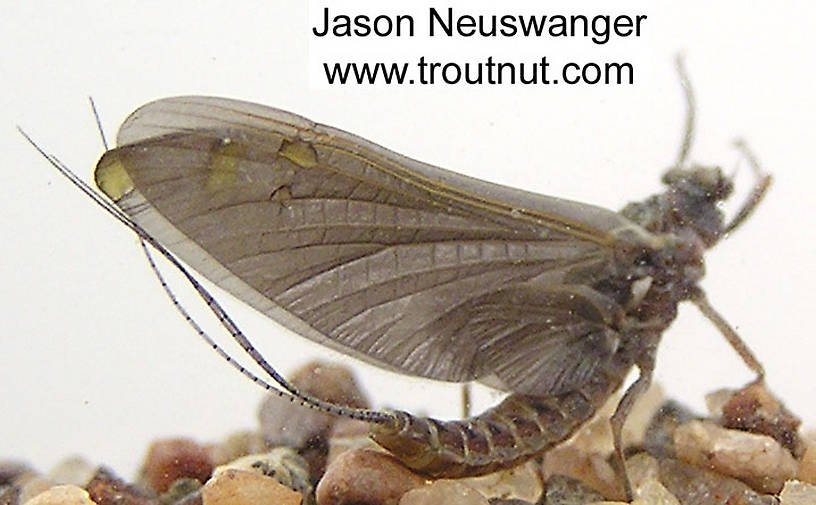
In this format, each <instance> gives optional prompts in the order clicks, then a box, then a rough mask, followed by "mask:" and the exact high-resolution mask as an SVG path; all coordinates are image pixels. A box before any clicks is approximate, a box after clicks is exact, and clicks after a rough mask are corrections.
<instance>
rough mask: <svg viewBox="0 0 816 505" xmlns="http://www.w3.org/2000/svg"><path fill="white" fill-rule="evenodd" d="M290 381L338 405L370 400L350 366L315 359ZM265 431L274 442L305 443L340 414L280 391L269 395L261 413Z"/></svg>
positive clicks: (361, 405)
mask: <svg viewBox="0 0 816 505" xmlns="http://www.w3.org/2000/svg"><path fill="white" fill-rule="evenodd" d="M289 381H290V382H291V383H292V385H294V386H295V387H296V388H298V389H299V390H300V391H302V392H303V393H306V394H309V395H312V396H314V397H316V398H319V399H321V400H325V401H327V402H332V403H335V404H338V405H343V406H348V407H355V408H366V407H368V400H367V399H366V397H365V395H364V394H363V393H362V391H361V389H360V387H359V386H358V385H357V381H356V380H355V379H354V374H353V373H352V372H351V370H349V369H348V368H346V367H344V366H340V365H332V364H327V363H321V362H318V361H314V362H311V363H308V364H306V365H304V366H303V367H301V368H299V369H297V370H296V371H295V372H293V373H292V374H291V375H290V377H289ZM258 416H259V417H260V421H261V433H262V434H263V437H264V440H266V443H267V444H269V445H270V446H280V445H286V446H289V447H301V446H302V445H303V444H305V443H306V442H308V441H309V439H311V438H313V437H315V436H318V435H321V434H326V433H327V432H328V430H329V429H330V428H331V427H332V426H333V425H334V423H335V421H336V420H337V417H335V416H332V415H329V414H325V413H322V412H318V411H316V410H314V409H311V408H308V407H304V406H302V405H299V404H297V403H293V402H290V401H289V400H285V399H282V398H281V397H279V396H277V395H273V394H270V395H267V396H266V398H265V399H264V402H263V404H262V405H261V408H260V411H259V413H258Z"/></svg>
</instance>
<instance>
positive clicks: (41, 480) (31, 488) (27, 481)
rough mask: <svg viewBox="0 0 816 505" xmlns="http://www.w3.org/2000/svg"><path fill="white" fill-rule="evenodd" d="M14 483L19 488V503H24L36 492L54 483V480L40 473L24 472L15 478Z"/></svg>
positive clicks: (35, 494)
mask: <svg viewBox="0 0 816 505" xmlns="http://www.w3.org/2000/svg"><path fill="white" fill-rule="evenodd" d="M14 484H15V485H16V486H19V488H20V503H26V502H27V501H28V500H30V499H32V498H34V497H35V496H37V495H38V494H40V493H42V492H43V491H46V490H48V489H50V488H52V487H54V486H55V485H56V482H54V481H52V480H51V479H47V478H45V477H43V476H41V475H36V474H33V473H32V474H26V475H21V476H20V477H19V478H17V479H15V481H14Z"/></svg>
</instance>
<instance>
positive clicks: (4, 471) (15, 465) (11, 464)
mask: <svg viewBox="0 0 816 505" xmlns="http://www.w3.org/2000/svg"><path fill="white" fill-rule="evenodd" d="M33 473H34V470H32V469H31V467H29V466H28V465H26V464H25V463H20V462H19V461H0V485H3V484H11V483H13V482H14V481H15V480H16V479H17V477H20V476H21V475H24V474H33Z"/></svg>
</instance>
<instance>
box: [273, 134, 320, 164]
mask: <svg viewBox="0 0 816 505" xmlns="http://www.w3.org/2000/svg"><path fill="white" fill-rule="evenodd" d="M278 154H280V155H281V156H282V157H284V158H286V159H287V160H289V161H291V162H292V163H294V164H295V165H299V166H301V167H303V168H312V167H314V166H316V165H317V151H315V149H314V147H312V144H310V143H309V142H304V141H302V140H292V141H290V140H284V141H283V142H282V143H281V146H280V149H278Z"/></svg>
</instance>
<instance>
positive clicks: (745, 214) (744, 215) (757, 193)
mask: <svg viewBox="0 0 816 505" xmlns="http://www.w3.org/2000/svg"><path fill="white" fill-rule="evenodd" d="M734 145H735V146H736V147H737V149H738V150H739V151H740V152H741V153H742V155H743V156H744V157H745V159H746V160H748V164H749V165H751V169H752V170H753V172H754V176H755V177H756V179H757V182H756V183H755V184H754V188H753V189H752V190H751V193H750V194H749V195H748V198H747V199H746V200H745V203H743V204H742V207H740V209H739V210H738V211H737V213H736V214H735V215H734V217H732V218H731V221H729V222H728V224H727V225H725V228H724V229H723V234H726V235H727V234H728V233H730V232H732V231H734V230H735V229H737V228H738V227H739V226H740V225H741V224H742V223H744V222H745V220H746V219H748V218H749V217H750V216H751V214H752V213H753V212H754V210H755V209H756V208H757V207H758V206H759V203H760V202H761V201H762V199H763V198H764V197H765V194H766V193H767V192H768V188H770V187H771V182H772V180H773V179H772V178H771V176H770V175H769V174H765V173H763V172H762V168H761V167H760V165H759V160H757V158H756V156H755V155H754V153H753V152H752V151H751V150H750V149H749V148H748V145H747V144H746V143H745V141H744V140H742V139H738V140H737V141H736V142H734Z"/></svg>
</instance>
